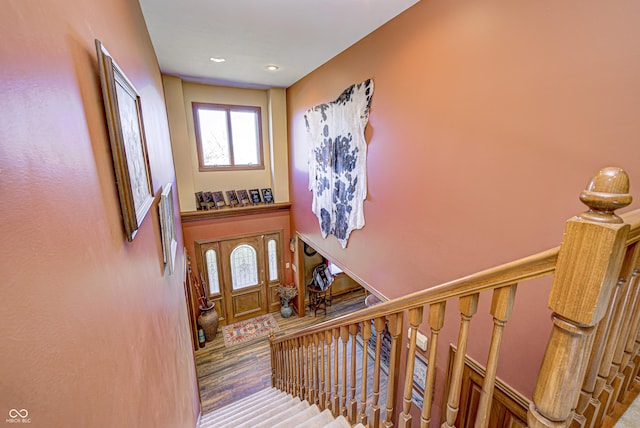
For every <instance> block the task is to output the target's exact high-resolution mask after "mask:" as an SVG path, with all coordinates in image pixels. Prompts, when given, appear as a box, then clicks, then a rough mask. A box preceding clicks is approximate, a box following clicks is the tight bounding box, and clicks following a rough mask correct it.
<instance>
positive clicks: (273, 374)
mask: <svg viewBox="0 0 640 428" xmlns="http://www.w3.org/2000/svg"><path fill="white" fill-rule="evenodd" d="M275 337H276V336H275V334H274V333H273V330H272V331H271V332H270V333H269V356H270V357H271V386H272V387H275V386H276V353H275V350H274V346H273V340H274V339H275Z"/></svg>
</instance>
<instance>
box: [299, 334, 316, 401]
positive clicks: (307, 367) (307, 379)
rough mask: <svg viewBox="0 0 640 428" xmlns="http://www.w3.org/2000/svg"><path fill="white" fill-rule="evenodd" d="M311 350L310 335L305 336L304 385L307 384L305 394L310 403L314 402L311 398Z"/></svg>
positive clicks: (303, 355)
mask: <svg viewBox="0 0 640 428" xmlns="http://www.w3.org/2000/svg"><path fill="white" fill-rule="evenodd" d="M310 352H311V341H310V339H309V336H304V352H303V353H302V359H303V360H304V371H303V372H304V385H305V390H306V393H305V396H304V399H305V400H307V401H308V402H309V403H311V402H312V398H311V389H312V388H313V386H312V382H311V361H310V359H309V353H310Z"/></svg>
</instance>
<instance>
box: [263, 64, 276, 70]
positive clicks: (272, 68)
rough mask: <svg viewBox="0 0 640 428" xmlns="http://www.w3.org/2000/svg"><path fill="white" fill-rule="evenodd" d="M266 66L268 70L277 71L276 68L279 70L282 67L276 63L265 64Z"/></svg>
mask: <svg viewBox="0 0 640 428" xmlns="http://www.w3.org/2000/svg"><path fill="white" fill-rule="evenodd" d="M264 68H266V69H267V70H269V71H276V70H279V69H280V67H278V66H277V65H275V64H269V65H265V66H264Z"/></svg>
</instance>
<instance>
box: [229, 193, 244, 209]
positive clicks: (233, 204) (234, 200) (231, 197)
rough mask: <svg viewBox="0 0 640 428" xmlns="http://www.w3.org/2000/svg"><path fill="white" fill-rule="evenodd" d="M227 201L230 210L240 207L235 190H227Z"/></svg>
mask: <svg viewBox="0 0 640 428" xmlns="http://www.w3.org/2000/svg"><path fill="white" fill-rule="evenodd" d="M227 199H229V206H230V207H232V208H233V207H241V206H242V203H241V202H240V199H238V195H237V194H236V191H235V190H227Z"/></svg>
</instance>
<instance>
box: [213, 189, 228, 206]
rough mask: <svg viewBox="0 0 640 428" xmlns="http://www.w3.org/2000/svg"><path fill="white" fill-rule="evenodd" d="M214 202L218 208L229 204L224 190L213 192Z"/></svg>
mask: <svg viewBox="0 0 640 428" xmlns="http://www.w3.org/2000/svg"><path fill="white" fill-rule="evenodd" d="M213 204H214V207H215V208H216V209H217V208H224V207H226V206H227V203H226V202H225V200H224V195H223V194H222V192H220V191H218V192H213Z"/></svg>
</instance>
